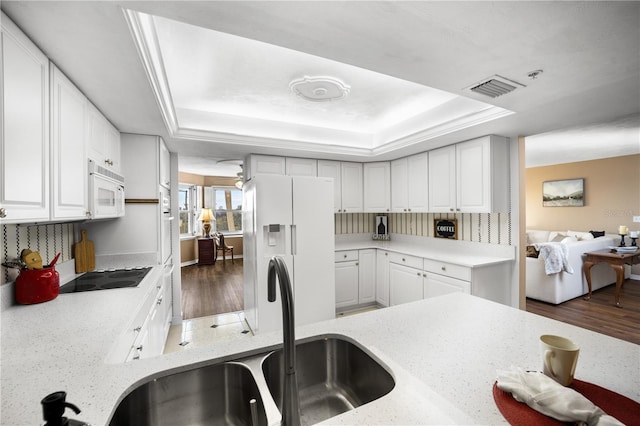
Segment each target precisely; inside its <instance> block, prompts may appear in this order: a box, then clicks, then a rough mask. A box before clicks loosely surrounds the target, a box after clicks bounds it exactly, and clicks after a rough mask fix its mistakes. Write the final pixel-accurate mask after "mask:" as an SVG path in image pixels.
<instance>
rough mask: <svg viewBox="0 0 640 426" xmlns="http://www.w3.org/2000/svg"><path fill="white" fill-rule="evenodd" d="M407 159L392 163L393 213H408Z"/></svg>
mask: <svg viewBox="0 0 640 426" xmlns="http://www.w3.org/2000/svg"><path fill="white" fill-rule="evenodd" d="M407 182H408V168H407V158H399V159H397V160H393V161H392V162H391V211H394V212H401V213H402V212H406V211H407V208H408V206H409V186H408V185H407Z"/></svg>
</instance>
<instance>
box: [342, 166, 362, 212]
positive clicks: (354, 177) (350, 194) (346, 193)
mask: <svg viewBox="0 0 640 426" xmlns="http://www.w3.org/2000/svg"><path fill="white" fill-rule="evenodd" d="M340 175H341V187H342V213H358V212H362V211H363V197H362V185H363V182H362V164H361V163H340Z"/></svg>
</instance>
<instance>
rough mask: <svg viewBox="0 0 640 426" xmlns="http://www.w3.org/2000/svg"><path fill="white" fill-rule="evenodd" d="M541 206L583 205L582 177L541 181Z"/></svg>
mask: <svg viewBox="0 0 640 426" xmlns="http://www.w3.org/2000/svg"><path fill="white" fill-rule="evenodd" d="M542 206H543V207H582V206H584V179H568V180H550V181H546V182H542Z"/></svg>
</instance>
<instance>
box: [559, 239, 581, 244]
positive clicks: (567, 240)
mask: <svg viewBox="0 0 640 426" xmlns="http://www.w3.org/2000/svg"><path fill="white" fill-rule="evenodd" d="M577 241H578V239H577V238H576V237H564V239H563V240H562V241H560V242H561V243H562V244H567V243H575V242H577Z"/></svg>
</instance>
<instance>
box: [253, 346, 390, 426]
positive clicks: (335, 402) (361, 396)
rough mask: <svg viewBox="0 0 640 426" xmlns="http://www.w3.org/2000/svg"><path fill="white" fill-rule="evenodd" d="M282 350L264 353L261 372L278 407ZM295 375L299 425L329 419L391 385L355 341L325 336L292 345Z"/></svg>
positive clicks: (380, 395)
mask: <svg viewBox="0 0 640 426" xmlns="http://www.w3.org/2000/svg"><path fill="white" fill-rule="evenodd" d="M283 364H284V361H283V354H282V350H278V351H275V352H273V353H271V354H270V355H269V356H267V357H266V358H265V359H264V361H263V363H262V371H263V373H264V378H265V380H266V382H267V386H268V388H269V391H270V392H271V396H272V397H273V399H274V401H275V402H276V404H277V406H278V408H280V409H281V407H282V391H283V380H282V378H283V374H282V369H283V368H284V366H283ZM296 375H297V377H298V389H299V392H300V413H301V422H302V424H303V425H311V424H315V423H318V422H321V421H323V420H326V419H329V418H331V417H333V416H337V415H338V414H341V413H344V412H346V411H349V410H352V409H354V408H356V407H359V406H361V405H364V404H366V403H368V402H371V401H373V400H375V399H378V398H380V397H382V396H384V395H386V394H388V393H389V392H391V390H392V389H393V388H394V386H395V381H394V380H393V377H391V374H389V372H388V371H387V370H386V369H385V368H384V367H383V366H382V365H380V364H379V363H378V362H377V361H375V360H374V359H373V358H372V357H371V356H369V355H368V354H367V353H366V352H365V351H364V350H362V349H361V348H360V347H358V346H357V345H356V344H354V343H352V342H350V341H348V340H345V339H342V338H339V337H325V338H321V339H318V340H312V341H309V342H305V343H298V344H297V345H296Z"/></svg>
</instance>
